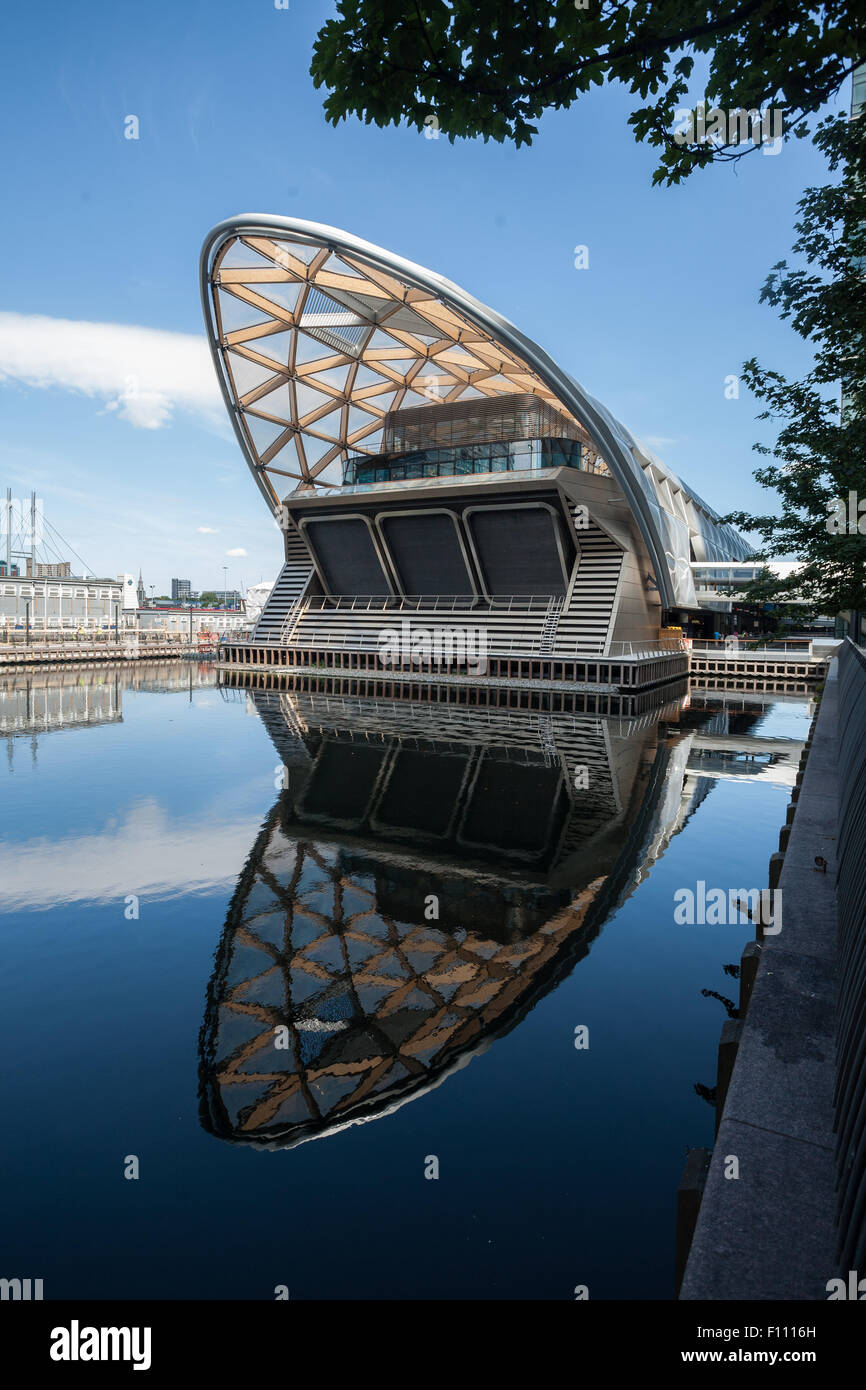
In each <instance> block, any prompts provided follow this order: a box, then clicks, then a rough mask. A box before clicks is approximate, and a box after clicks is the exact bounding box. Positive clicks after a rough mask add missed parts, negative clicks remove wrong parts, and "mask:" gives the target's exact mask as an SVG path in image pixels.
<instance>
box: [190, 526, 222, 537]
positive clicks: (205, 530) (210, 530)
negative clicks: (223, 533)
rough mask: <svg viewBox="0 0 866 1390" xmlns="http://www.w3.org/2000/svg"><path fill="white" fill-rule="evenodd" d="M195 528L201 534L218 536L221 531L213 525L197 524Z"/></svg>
mask: <svg viewBox="0 0 866 1390" xmlns="http://www.w3.org/2000/svg"><path fill="white" fill-rule="evenodd" d="M195 529H196V530H197V531H198V533H199V535H200V536H218V535H219V531H217V530H215V529H214V527H213V526H197V527H196V528H195Z"/></svg>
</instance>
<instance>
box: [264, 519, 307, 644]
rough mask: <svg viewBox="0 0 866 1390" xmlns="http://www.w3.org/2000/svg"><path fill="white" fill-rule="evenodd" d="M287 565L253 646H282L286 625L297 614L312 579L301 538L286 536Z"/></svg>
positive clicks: (268, 603) (305, 549) (266, 607)
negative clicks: (268, 643)
mask: <svg viewBox="0 0 866 1390" xmlns="http://www.w3.org/2000/svg"><path fill="white" fill-rule="evenodd" d="M286 556H287V558H286V563H285V564H284V565H283V568H282V569H281V570H280V573H279V577H278V579H277V582H276V584H275V585H274V587H273V588H272V589H271V592H270V593H269V595H268V598H267V602H266V603H265V606H264V608H263V609H262V611H261V614H260V616H259V620H258V622H257V623H256V626H255V629H254V631H253V634H252V640H253V641H254V642H283V641H284V640H285V631H286V627H287V624H288V623H289V621H290V620H293V619H294V618H295V616H296V615H297V612H298V605H299V604H300V602H301V600H302V599H303V597H304V594H305V593H306V591H307V586H308V585H309V582H310V580H311V579H312V577H313V564H312V561H311V559H310V552H309V551H308V550H307V547H306V546H305V545H304V542H303V541H302V540H301V538H300V536H298V535H295V534H293V533H292V532H289V535H288V536H287V538H286Z"/></svg>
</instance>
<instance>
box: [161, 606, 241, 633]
mask: <svg viewBox="0 0 866 1390" xmlns="http://www.w3.org/2000/svg"><path fill="white" fill-rule="evenodd" d="M247 621H248V620H247V616H246V614H245V613H243V612H241V613H238V612H235V611H234V610H233V609H227V608H147V609H144V610H143V611H140V612H139V614H138V628H139V631H141V632H159V633H162V634H163V635H167V634H171V633H173V632H176V633H178V635H179V636H181V637H182V636H183V635H184V634H185V633H188V632H189V630H190V623H191V624H192V630H193V632H194V633H204V632H218V633H221V632H237V631H238V629H240V628H244V627H246V626H247Z"/></svg>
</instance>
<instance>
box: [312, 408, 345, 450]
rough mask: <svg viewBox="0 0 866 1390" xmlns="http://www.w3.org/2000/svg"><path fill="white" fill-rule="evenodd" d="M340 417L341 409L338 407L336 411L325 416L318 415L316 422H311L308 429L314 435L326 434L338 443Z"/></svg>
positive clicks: (339, 437)
mask: <svg viewBox="0 0 866 1390" xmlns="http://www.w3.org/2000/svg"><path fill="white" fill-rule="evenodd" d="M342 415H343V408H342V406H340V408H339V409H338V410H331V411H329V413H328V414H327V415H320V416H319V419H318V420H314V421H313V423H312V424H311V426H310V429H313V430H315V431H316V434H326V435H328V436H329V438H331V439H333V440H335V441H336V442H337V443H339V442H340V439H341V435H340V429H341V421H342Z"/></svg>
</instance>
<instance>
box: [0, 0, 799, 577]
mask: <svg viewBox="0 0 866 1390" xmlns="http://www.w3.org/2000/svg"><path fill="white" fill-rule="evenodd" d="M331 13H332V7H331V5H330V4H326V3H317V2H316V0H290V8H289V9H288V10H277V9H275V8H274V6H273V0H255V2H253V0H245V3H243V4H241V3H228V2H227V0H209V3H207V4H205V3H203V0H197V3H187V4H183V5H177V4H174V5H170V4H168V3H165V2H164V0H154V2H153V3H151V4H150V5H148V6H146V7H144V6H118V5H115V4H107V3H86V4H83V5H80V6H76V7H72V6H69V5H66V4H60V3H57V0H49V2H48V3H46V4H43V5H40V6H38V7H30V8H25V7H23V6H16V7H15V8H14V12H13V13H9V12H8V11H7V14H6V16H5V18H4V20H3V51H4V53H5V55H6V62H5V64H4V84H3V89H2V92H0V113H2V114H0V121H2V130H3V135H4V137H5V138H4V146H5V150H4V161H3V162H4V185H5V190H6V200H5V202H6V206H5V211H4V217H3V219H2V225H0V240H2V253H3V264H4V266H5V267H6V271H7V275H6V277H5V283H4V286H3V294H2V299H0V407H2V411H3V421H4V426H3V432H2V440H3V467H2V469H0V486H2V487H3V488H5V487H6V486H7V485H8V486H11V487H12V489H13V494H14V495H15V496H20V495H23V494H25V493H29V490H30V488H31V487H33V488H35V489H36V490H37V492H38V494H39V496H40V497H42V498H43V499H44V506H45V515H46V517H47V518H48V519H49V520H50V521H51V522H52V523H53V525H54V526H55V527H57V528H58V530H59V531H60V532H61V533H62V534H63V535H64V536H65V537H66V538H67V539H68V540H69V541H70V543H71V544H72V545H73V546H74V549H75V551H76V552H78V554H80V555H81V556H83V557H84V559H85V560H86V562H87V564H88V565H89V566H90V568H91V570H92V571H94V572H96V573H98V574H115V573H118V572H121V571H125V570H133V571H135V572H136V573H137V572H138V570H139V568H142V569H143V571H144V576H145V581H146V583H147V584H148V585H150V584H151V583H153V584H155V585H156V587H157V592H161V591H165V590H166V589H167V586H168V584H169V582H170V579H171V577H172V576H173V575H180V576H183V577H188V578H191V579H192V581H193V586H194V587H197V588H217V587H222V582H223V581H222V573H223V572H222V566H223V565H224V564H227V565H228V566H229V570H228V584H229V587H241V585H242V584H251V583H255V582H257V581H258V580H259V579H260V578H272V577H273V576H274V574H275V573H276V570H277V567H278V563H279V558H280V546H279V535H278V532H277V530H276V527H275V525H274V523H273V522H272V520H271V518H270V516H269V515H268V513H267V511H266V509H265V506H264V503H263V502H262V500H261V497H260V495H259V493H258V491H257V489H256V488H255V486H254V484H253V482H252V480H251V478H250V476H249V474H248V472H247V468H246V465H245V463H244V462H243V459H242V457H241V455H240V453H239V450H238V447H237V444H236V442H235V440H234V437H233V435H232V434H231V432H230V430H229V427H228V424H227V421H225V420H224V418H223V412H222V408H221V406H220V405H219V403H218V402H217V403H216V404H215V397H214V394H213V383H212V381H211V380H210V375H209V374H210V373H212V368H210V365H209V362H205V366H204V367H203V366H202V363H203V362H204V360H205V359H204V357H203V352H204V333H203V325H202V317H201V307H200V303H199V297H198V283H197V277H198V272H197V262H198V254H199V250H200V247H201V243H202V241H203V239H204V237H205V234H206V233H207V231H208V230H209V228H210V227H211V226H212V225H213V224H214V223H216V222H218V221H220V220H222V219H223V218H225V217H228V216H231V215H233V214H235V213H240V212H269V213H283V214H289V215H294V216H299V217H305V218H309V219H312V220H316V221H321V222H327V223H331V224H332V225H335V226H337V227H343V228H345V229H347V230H349V231H351V232H353V233H355V234H356V235H359V236H362V237H365V238H367V239H368V240H370V241H373V242H377V243H379V244H380V245H383V246H385V247H387V248H388V249H389V250H392V251H395V252H397V253H399V254H401V255H403V256H406V257H408V258H409V259H412V260H416V261H420V262H421V263H422V264H424V265H427V266H429V267H431V268H432V269H434V270H437V271H439V272H441V273H442V274H444V275H446V276H448V277H450V278H451V279H453V280H455V281H457V283H458V284H461V285H462V286H464V288H466V289H467V290H469V291H470V292H471V293H472V294H474V295H476V296H477V297H478V298H479V299H481V300H482V301H483V302H485V303H487V304H489V305H491V306H492V307H493V308H495V309H497V310H499V311H500V312H501V313H503V314H504V315H506V317H508V318H510V319H512V320H514V321H515V322H516V323H517V324H518V325H519V326H520V327H521V328H522V329H523V331H524V332H526V333H528V334H529V335H530V337H533V338H535V339H536V341H538V342H539V343H540V344H541V345H542V346H543V347H545V348H546V349H547V350H548V351H549V352H551V353H552V355H553V356H554V357H555V358H556V359H558V360H559V361H560V362H561V363H562V365H563V366H564V367H565V368H566V369H567V370H569V371H570V372H572V374H573V375H575V376H576V377H577V378H578V379H579V380H580V381H581V382H582V383H583V385H584V386H586V387H587V389H588V390H590V391H591V392H592V393H593V394H594V395H596V396H598V397H599V398H600V399H601V400H602V401H604V402H605V403H606V404H607V405H608V406H609V407H610V408H611V409H612V410H613V412H614V413H615V414H616V415H618V416H619V417H620V418H621V419H622V420H623V422H624V423H625V424H626V425H628V427H629V428H630V429H631V430H632V431H633V432H634V433H635V434H636V435H638V436H639V437H640V438H642V439H644V440H646V442H647V443H649V444H650V446H651V447H652V448H653V449H654V450H655V452H656V453H658V454H659V455H660V456H661V457H662V458H663V459H664V460H665V461H666V462H667V463H668V464H669V465H670V466H671V467H672V468H673V469H674V470H675V471H677V472H679V473H681V474H682V476H683V477H684V478H685V479H686V480H687V481H688V482H689V483H690V484H691V485H692V486H693V487H694V488H695V489H696V490H697V491H698V492H699V493H700V494H701V495H702V496H703V497H705V498H706V500H707V501H708V502H710V503H711V504H712V505H714V506H716V507H717V508H719V509H720V510H722V511H724V510H725V509H727V508H728V507H733V506H739V505H743V506H746V507H752V508H754V509H758V508H764V507H766V505H767V500H768V495H767V494H765V493H764V492H763V491H762V490H761V489H760V488H759V487H758V486H757V484H755V483H754V481H753V479H752V476H751V474H752V469H753V468H754V467H755V466H756V463H757V461H758V460H757V457H756V456H755V455H754V454H753V453H752V444H753V443H754V442H755V440H757V439H765V440H766V439H768V438H769V437H771V436H770V435H769V434H768V429H767V426H765V425H762V424H760V423H757V422H756V420H755V416H756V414H757V412H758V404H757V403H756V402H755V401H754V400H752V399H751V398H750V397H749V396H748V393H747V392H746V391H745V389H743V391H742V393H741V395H740V398H739V400H728V399H726V398H725V393H724V382H725V377H726V376H728V375H729V374H736V373H738V371H739V368H740V366H741V364H742V362H743V361H744V359H746V358H747V357H750V356H752V355H756V356H757V357H758V358H759V359H760V360H762V361H763V362H765V363H766V364H768V365H770V366H773V367H775V368H777V369H779V370H782V371H784V372H788V373H799V372H802V371H803V370H805V369H806V368H807V367H808V355H807V353H806V349H805V347H804V345H802V344H801V343H800V341H799V339H797V338H796V337H795V335H794V334H793V333H792V331H791V329H790V328H789V327H788V326H787V325H785V324H784V323H782V322H781V321H779V320H778V318H777V317H776V315H775V314H774V312H773V311H772V310H771V309H769V308H767V307H766V306H762V305H759V303H758V295H759V291H760V286H761V284H762V283H763V280H764V278H765V276H766V274H767V272H768V271H769V269H770V268H771V267H772V265H773V264H774V263H775V262H776V261H778V260H779V259H781V258H782V257H783V256H785V255H788V253H789V248H790V244H791V241H792V239H793V234H792V226H793V220H794V211H795V204H796V201H797V198H798V196H799V194H800V192H801V191H802V189H803V188H804V187H805V186H807V185H808V184H810V183H817V182H822V181H823V179H824V172H823V168H822V164H821V161H820V159H819V158H818V156H817V154H816V152H815V151H814V150H813V149H812V147H811V145H809V144H808V143H805V142H796V143H793V144H790V145H786V146H785V147H784V148H783V149H782V151H781V152H780V153H779V154H778V155H777V156H775V157H767V156H764V155H762V154H760V153H756V154H754V155H751V156H750V157H749V158H748V159H745V160H742V161H740V162H739V164H738V165H736V166H724V167H721V166H720V167H717V168H713V169H710V170H706V171H700V172H697V173H696V174H695V175H694V176H693V177H692V178H691V179H689V180H687V182H686V184H685V185H683V186H681V187H679V188H674V189H660V188H655V189H654V188H652V186H651V176H652V171H653V169H654V167H655V159H654V154H653V152H652V150H650V149H649V147H646V146H641V145H637V144H635V142H634V139H633V137H632V135H631V132H630V130H629V128H628V126H627V124H626V119H627V116H628V113H629V110H630V109H631V106H630V102H629V98H628V96H627V94H626V93H625V92H624V91H623V90H622V89H621V88H617V87H609V88H605V89H603V90H596V91H595V92H593V94H592V95H591V96H590V97H588V98H586V99H585V100H582V101H581V102H580V103H579V105H578V106H577V107H576V108H573V109H572V110H571V111H570V112H555V113H552V114H550V115H549V116H547V117H545V118H544V119H543V121H542V122H541V129H540V134H539V136H538V137H536V141H535V143H534V145H533V146H532V147H531V148H530V149H528V150H527V149H523V150H520V151H515V150H513V149H511V148H510V147H502V146H494V145H486V146H485V145H484V144H483V143H482V142H481V141H473V142H460V143H458V144H456V145H450V144H449V143H448V142H447V141H446V140H445V139H439V140H427V139H424V138H423V136H422V135H420V134H419V133H418V132H416V131H414V130H413V131H409V130H404V129H400V130H396V129H394V128H393V127H391V128H389V129H388V130H385V131H381V130H378V129H377V128H375V127H373V126H364V125H362V124H360V123H358V122H354V121H353V122H350V123H348V124H346V123H344V124H342V125H341V126H340V127H339V128H338V129H336V130H334V129H332V128H331V127H329V126H328V125H326V123H325V120H324V117H323V114H322V93H321V92H317V91H315V90H314V88H313V85H312V80H311V78H310V77H309V64H310V56H311V52H312V46H313V42H314V39H315V35H316V33H317V31H318V29H319V27H320V26H321V24H322V23H323V22H324V20H325V19H326V18H328V17H329V16H330V14H331ZM694 95H695V97H697V96H699V95H700V93H699V92H698V91H697V90H696V91H695V93H694ZM128 115H136V116H137V117H138V119H139V123H140V138H139V139H138V140H137V141H133V140H127V139H125V138H124V120H125V118H126V117H127V116H128ZM578 244H580V245H586V246H588V248H589V268H588V269H586V270H576V269H575V268H574V264H573V262H574V248H575V246H576V245H578ZM70 322H72V323H74V324H77V325H79V327H75V328H71V327H70ZM88 325H91V326H92V325H96V326H97V327H90V328H88ZM112 325H114V326H116V329H115V330H114V331H113V330H112V329H111V328H110V327H105V326H112ZM123 330H126V331H123ZM140 330H150V332H149V333H148V332H141V331H140ZM133 376H134V378H135V380H136V381H141V379H142V378H143V387H142V389H143V398H141V399H139V400H138V401H136V400H130V399H129V396H128V391H127V389H126V386H125V383H126V382H128V381H129V380H130V378H131V377H133ZM203 528H206V529H203ZM231 551H236V552H246V553H245V554H236V555H230V554H229V552H231Z"/></svg>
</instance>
